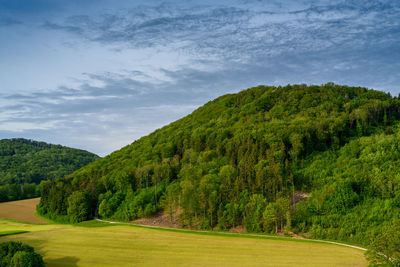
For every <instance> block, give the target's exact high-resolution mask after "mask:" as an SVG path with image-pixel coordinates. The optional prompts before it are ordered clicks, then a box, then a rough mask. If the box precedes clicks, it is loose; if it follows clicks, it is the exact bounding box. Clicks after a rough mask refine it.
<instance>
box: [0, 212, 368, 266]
mask: <svg viewBox="0 0 400 267" xmlns="http://www.w3.org/2000/svg"><path fill="white" fill-rule="evenodd" d="M2 233H3V235H2ZM13 233H15V234H13ZM8 240H18V241H22V242H24V243H27V244H29V245H31V246H33V247H34V248H35V250H37V251H38V252H39V253H40V254H41V255H43V257H44V260H45V262H46V263H47V265H48V266H160V265H163V266H366V265H367V262H366V260H365V259H364V255H363V252H362V251H359V250H356V249H352V248H347V247H342V246H338V245H332V244H321V243H316V242H310V241H302V240H293V239H286V238H268V237H265V238H264V237H259V236H257V237H256V236H250V235H248V236H247V235H243V234H222V233H220V234H218V233H217V234H213V233H207V232H203V233H198V232H190V231H180V230H165V229H152V228H147V227H140V226H130V225H110V224H105V223H99V222H95V221H91V222H85V223H82V224H79V225H76V226H72V225H61V224H47V225H43V224H41V225H39V224H31V223H30V224H28V223H22V222H16V221H12V220H7V219H0V242H4V241H8Z"/></svg>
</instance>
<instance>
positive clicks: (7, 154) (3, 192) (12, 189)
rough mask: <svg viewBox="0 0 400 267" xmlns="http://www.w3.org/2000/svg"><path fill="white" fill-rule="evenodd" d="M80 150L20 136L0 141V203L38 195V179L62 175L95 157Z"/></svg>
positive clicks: (50, 178)
mask: <svg viewBox="0 0 400 267" xmlns="http://www.w3.org/2000/svg"><path fill="white" fill-rule="evenodd" d="M98 158H99V157H98V156H97V155H95V154H92V153H89V152H87V151H84V150H79V149H73V148H68V147H64V146H60V145H51V144H47V143H44V142H37V141H32V140H26V139H22V138H15V139H2V140H0V202H1V201H10V200H18V199H24V198H30V197H36V196H39V190H38V188H37V185H38V184H39V183H40V182H41V181H42V180H53V179H55V178H62V177H65V176H66V175H68V174H71V173H73V172H74V171H76V170H77V169H79V168H81V167H83V166H85V165H87V164H89V163H90V162H92V161H94V160H96V159H98Z"/></svg>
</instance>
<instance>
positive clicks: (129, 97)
mask: <svg viewBox="0 0 400 267" xmlns="http://www.w3.org/2000/svg"><path fill="white" fill-rule="evenodd" d="M399 14H400V1H396V0H393V1H389V0H375V1H367V0H348V1H337V0H331V1H327V0H293V1H292V0H283V1H274V0H272V1H262V0H230V1H225V0H221V1H218V0H214V1H211V0H203V1H194V0H186V1H158V0H155V1H151V0H147V1H142V0H136V1H126V0H120V1H111V0H98V1H91V0H0V138H16V137H22V138H28V139H34V140H40V141H45V142H49V143H54V144H62V145H65V146H70V147H75V148H80V149H85V150H88V151H90V152H94V153H96V154H98V155H100V156H105V155H107V154H109V153H111V152H112V151H114V150H117V149H120V148H121V147H123V146H125V145H128V144H130V143H132V142H133V141H134V140H136V139H138V138H140V137H142V136H144V135H147V134H149V133H151V132H152V131H154V130H155V129H157V128H160V127H162V126H164V125H167V124H169V123H171V122H173V121H175V120H177V119H179V118H182V117H184V116H186V115H188V114H190V113H191V112H192V111H193V110H195V109H196V108H198V107H200V106H201V105H203V104H205V103H206V102H208V101H210V100H212V99H214V98H216V97H218V96H220V95H223V94H227V93H234V92H238V91H240V90H243V89H246V88H249V87H253V86H257V85H261V84H263V85H287V84H297V83H304V84H324V83H327V82H334V83H337V84H344V85H350V86H363V87H367V88H372V89H377V90H382V91H385V92H390V93H391V94H392V95H393V96H397V95H398V94H399V93H400V71H399V70H400V15H399Z"/></svg>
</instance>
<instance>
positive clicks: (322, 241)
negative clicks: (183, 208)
mask: <svg viewBox="0 0 400 267" xmlns="http://www.w3.org/2000/svg"><path fill="white" fill-rule="evenodd" d="M95 220H96V221H99V222H105V223H110V224H123V225H134V226H140V227H149V228H155V229H164V230H176V231H182V232H195V233H214V234H215V233H218V234H224V235H236V236H240V234H236V233H224V232H211V231H197V230H186V229H176V228H168V227H161V226H153V225H142V224H134V223H124V222H113V221H107V220H102V219H99V218H95ZM245 236H256V237H267V238H282V237H279V236H272V235H258V234H245ZM282 239H285V238H282ZM293 239H295V240H305V241H311V242H319V243H327V244H333V245H338V246H343V247H349V248H355V249H358V250H362V251H366V250H367V249H366V248H363V247H359V246H354V245H349V244H345V243H340V242H334V241H327V240H319V239H309V238H287V240H293Z"/></svg>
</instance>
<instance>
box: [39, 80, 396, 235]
mask: <svg viewBox="0 0 400 267" xmlns="http://www.w3.org/2000/svg"><path fill="white" fill-rule="evenodd" d="M399 117H400V101H399V99H398V98H393V97H391V96H390V95H389V94H386V93H383V92H380V91H375V90H368V89H366V88H360V87H348V86H339V85H335V84H331V83H329V84H326V85H322V86H306V85H288V86H285V87H266V86H259V87H255V88H250V89H248V90H244V91H242V92H240V93H237V94H229V95H224V96H222V97H219V98H217V99H215V100H214V101H211V102H209V103H207V104H205V105H204V106H203V107H201V108H199V109H197V110H196V111H194V112H193V113H192V114H190V115H188V116H186V117H184V118H182V119H180V120H178V121H176V122H174V123H171V124H170V125H168V126H165V127H163V128H162V129H159V130H157V131H155V132H154V133H152V134H150V135H149V136H146V137H143V138H141V139H139V140H138V141H135V142H134V143H132V144H131V145H128V146H126V147H124V148H122V149H121V150H119V151H116V152H114V153H112V154H111V155H109V156H107V157H105V158H103V159H101V160H98V161H95V162H93V163H91V164H89V165H88V166H86V167H84V168H82V169H80V170H78V171H76V172H75V173H74V174H73V175H71V176H69V177H67V178H65V179H61V180H56V181H48V182H46V183H43V184H42V186H41V194H42V200H41V203H40V205H39V207H38V211H39V212H40V213H41V214H43V215H46V216H49V217H52V218H58V219H61V218H64V219H67V220H70V221H72V222H76V221H81V220H86V219H89V218H91V217H93V216H94V215H96V214H97V213H98V214H99V216H100V217H102V218H113V219H119V220H132V219H135V218H138V217H143V216H150V215H152V214H154V213H155V212H156V211H157V210H160V209H163V210H164V211H165V212H166V213H168V214H170V216H171V220H179V221H180V223H181V224H182V225H187V226H195V227H200V228H203V229H211V228H216V227H217V228H219V229H229V228H235V227H237V226H239V225H243V226H244V227H245V229H246V230H247V231H251V232H272V233H275V232H284V231H289V230H291V231H294V232H301V233H305V234H308V235H311V236H313V237H318V238H329V239H337V240H347V241H353V242H357V243H366V242H368V241H367V240H369V239H370V237H371V235H373V234H377V233H378V232H379V231H380V229H381V226H382V225H385V224H388V225H389V224H390V223H391V222H392V220H395V219H396V218H397V219H398V218H399V217H400V215H399V210H400V209H399V208H396V207H398V206H399V203H400V202H399V199H400V187H399V185H400V176H399V174H400V168H399V167H397V166H399V165H398V164H397V162H398V161H399V159H400V158H399V157H400V153H399V152H398V143H399V138H400V132H399V130H397V125H398V124H397V120H398V118H399ZM398 202H399V203H398ZM396 205H397V206H396ZM360 218H362V221H361V222H360Z"/></svg>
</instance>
